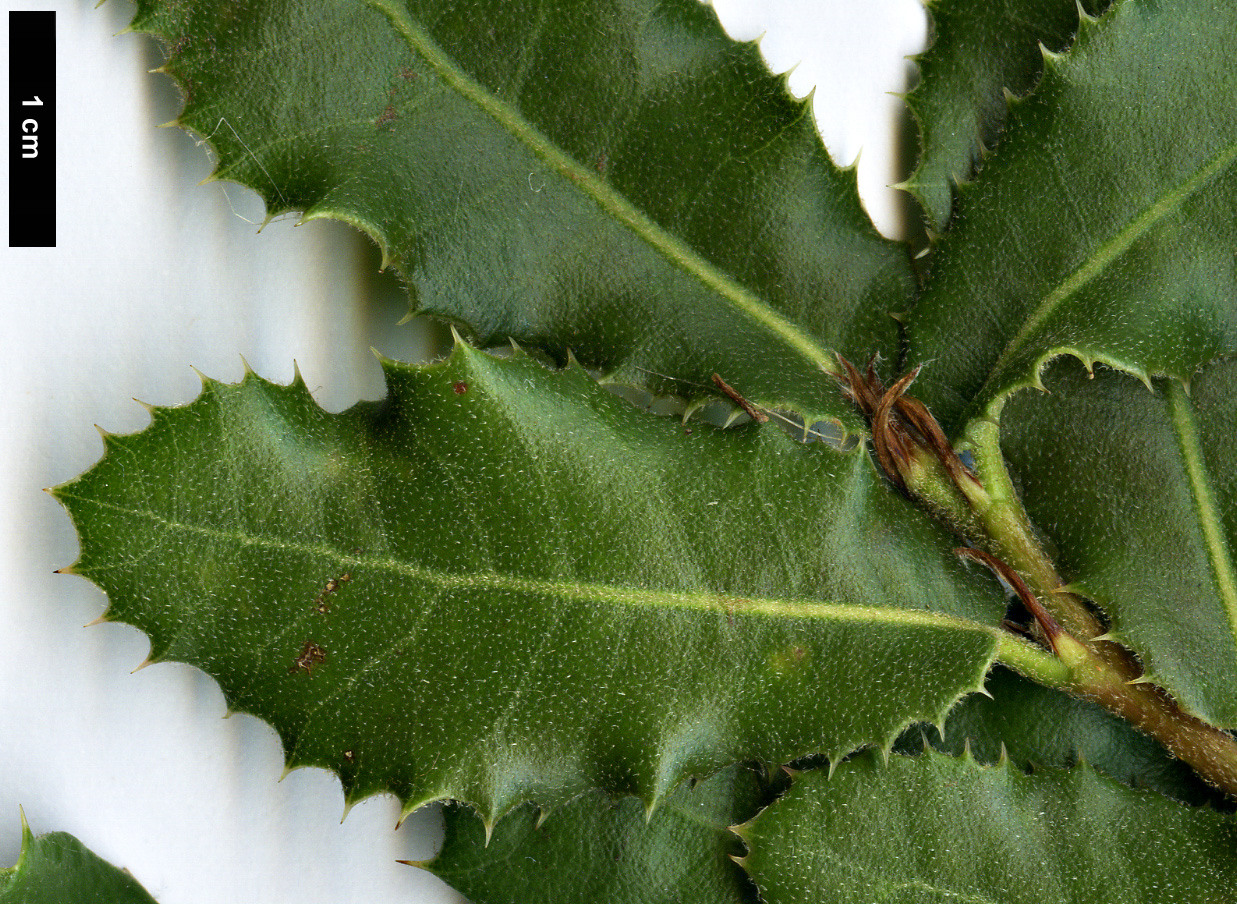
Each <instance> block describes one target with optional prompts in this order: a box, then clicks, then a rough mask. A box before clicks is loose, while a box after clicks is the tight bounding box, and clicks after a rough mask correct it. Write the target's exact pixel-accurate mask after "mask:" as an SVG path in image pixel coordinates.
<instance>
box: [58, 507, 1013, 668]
mask: <svg viewBox="0 0 1237 904" xmlns="http://www.w3.org/2000/svg"><path fill="white" fill-rule="evenodd" d="M71 489H72V488H71V487H64V488H61V489H58V490H57V491H56V498H57V499H59V500H61V501H65V500H69V499H73V500H75V501H77V502H79V503H82V504H84V505H93V506H97V507H99V508H105V509H109V510H111V511H114V512H118V513H120V514H123V515H128V516H131V517H136V518H144V519H146V520H148V521H150V522H151V523H152V524H155V525H157V526H159V527H161V528H164V529H166V530H168V531H171V532H180V533H184V534H191V535H195V536H199V537H205V538H207V539H209V540H212V541H215V542H219V543H229V544H234V545H237V546H247V547H253V548H258V549H264V550H270V551H272V552H284V553H293V554H296V555H302V556H320V557H322V558H325V559H332V560H334V561H336V562H338V563H339V564H340V565H343V566H351V567H352V568H353V569H355V568H358V567H362V566H365V567H370V568H376V569H379V570H384V571H388V572H390V573H393V574H398V575H400V576H402V577H406V578H409V579H411V580H414V581H420V582H422V583H425V584H428V585H430V586H432V587H437V588H439V589H443V590H448V591H451V590H485V591H490V592H494V593H527V594H530V595H539V596H547V597H551V598H558V599H566V600H572V601H576V602H600V603H606V604H610V605H616V606H629V607H632V608H642V609H669V608H679V609H689V610H696V611H701V612H715V613H725V614H726V615H728V616H736V615H738V616H743V615H761V616H770V617H775V618H801V619H818V620H824V621H838V622H862V623H875V624H885V625H890V626H898V625H905V626H915V627H922V628H945V629H950V630H955V631H956V630H966V631H973V632H976V633H979V634H986V635H990V636H992V637H993V641H994V648H995V640H996V637H997V632H996V631H994V630H993V629H991V628H988V627H987V626H985V625H981V624H979V623H977V622H971V621H966V620H964V619H960V618H956V617H954V616H950V615H944V614H941V613H937V612H929V611H926V610H923V609H897V608H885V607H881V606H864V605H858V604H850V603H820V602H811V601H805V600H787V599H776V598H771V597H739V596H731V595H728V594H724V593H715V592H710V591H671V590H642V589H638V588H634V587H617V586H609V585H603V584H591V583H585V582H572V581H548V580H540V579H536V578H525V577H520V576H518V575H510V574H500V573H498V572H475V573H472V574H456V573H451V572H443V571H435V570H433V569H430V568H422V567H420V566H418V565H414V564H411V563H408V562H401V561H399V560H398V559H393V558H391V557H389V556H376V555H371V554H367V553H361V554H356V553H344V552H341V551H339V550H337V549H334V548H332V547H330V546H327V545H326V544H311V543H294V542H290V541H287V540H279V539H276V538H273V537H261V536H255V535H253V534H247V533H244V532H243V531H239V530H225V529H223V528H217V527H208V526H203V525H196V524H186V523H184V522H181V521H173V520H171V519H169V518H166V517H164V516H163V515H160V514H159V513H158V512H151V511H146V510H144V509H135V508H129V507H127V506H122V505H117V504H116V503H114V502H104V501H102V500H98V499H88V498H85V497H82V496H75V495H73V493H72V492H70V491H71ZM65 570H66V571H69V572H74V571H75V569H65ZM82 573H83V574H85V575H86V576H88V572H82Z"/></svg>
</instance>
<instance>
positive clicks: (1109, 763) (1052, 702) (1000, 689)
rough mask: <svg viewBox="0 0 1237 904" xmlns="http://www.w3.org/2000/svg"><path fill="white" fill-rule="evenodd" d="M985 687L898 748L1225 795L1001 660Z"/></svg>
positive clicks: (1118, 724) (1141, 739)
mask: <svg viewBox="0 0 1237 904" xmlns="http://www.w3.org/2000/svg"><path fill="white" fill-rule="evenodd" d="M985 687H986V690H987V691H988V694H987V695H984V694H972V695H971V696H969V697H967V698H966V699H964V700H962V701H961V702H959V703H958V705H957V706H955V707H954V708H953V710H952V711H951V712H950V713H949V718H948V719H946V720H945V725H944V731H943V732H941V731H938V730H937V729H936V728H935V727H933V726H931V725H913V726H911V727H910V728H909V729H907V730H906V732H905V734H903V735H902V737H901V738H899V739H898V743H897V744H895V745H894V750H895V751H896V752H898V753H902V754H906V755H914V754H918V753H919V752H920V751H922V750H923V748H924V744H925V743H930V744H931V745H932V746H933V747H934V748H935V749H937V750H939V751H942V752H944V753H950V754H953V755H954V756H961V755H962V753H963V751H967V750H969V751H970V753H971V755H972V756H974V757H975V759H976V760H978V761H979V762H981V763H986V764H993V763H996V762H998V761H999V760H1000V759H1001V757H1002V756H1003V755H1004V756H1008V757H1009V759H1010V760H1011V761H1012V762H1013V763H1015V764H1016V765H1018V766H1019V767H1021V768H1023V769H1029V768H1032V767H1036V766H1074V765H1077V764H1078V763H1087V764H1089V765H1091V766H1094V767H1095V768H1096V769H1098V770H1100V771H1101V772H1103V773H1104V774H1106V775H1109V776H1111V777H1113V778H1115V779H1117V780H1118V781H1120V782H1124V783H1125V784H1127V785H1132V786H1133V787H1136V788H1150V789H1151V790H1153V791H1158V792H1159V793H1161V794H1164V795H1167V796H1168V797H1171V798H1173V799H1174V800H1180V801H1182V802H1184V803H1188V804H1192V805H1200V804H1204V803H1211V802H1215V803H1218V802H1220V801H1221V800H1222V799H1223V798H1222V795H1220V794H1219V792H1217V791H1215V790H1213V789H1211V788H1210V787H1209V786H1207V785H1205V784H1204V783H1203V781H1202V780H1201V779H1200V778H1198V776H1196V775H1195V774H1194V771H1193V770H1192V769H1190V767H1189V766H1187V765H1186V764H1185V763H1183V762H1181V761H1180V760H1177V759H1174V758H1173V757H1172V755H1171V754H1169V753H1168V751H1166V750H1165V749H1164V747H1163V746H1162V745H1161V744H1160V743H1159V742H1157V741H1155V740H1154V739H1152V738H1151V737H1150V736H1148V735H1145V734H1143V733H1142V732H1140V731H1138V730H1137V729H1135V728H1134V727H1133V726H1132V725H1130V723H1128V722H1126V721H1124V720H1123V719H1120V718H1118V717H1117V716H1114V715H1113V714H1112V713H1110V712H1108V711H1106V710H1104V709H1102V708H1101V707H1100V706H1098V705H1097V704H1095V703H1092V702H1091V701H1089V700H1083V699H1081V698H1079V697H1072V696H1070V695H1068V694H1064V693H1062V692H1060V691H1056V690H1053V689H1051V688H1047V687H1043V686H1041V685H1038V684H1035V683H1034V682H1032V681H1028V680H1027V679H1026V678H1023V677H1022V676H1021V675H1019V674H1017V673H1016V672H1012V671H1010V670H1008V669H1005V668H1001V667H1000V666H997V668H995V669H993V670H992V672H991V673H990V674H989V675H988V681H987V684H986V685H985ZM942 734H943V737H942Z"/></svg>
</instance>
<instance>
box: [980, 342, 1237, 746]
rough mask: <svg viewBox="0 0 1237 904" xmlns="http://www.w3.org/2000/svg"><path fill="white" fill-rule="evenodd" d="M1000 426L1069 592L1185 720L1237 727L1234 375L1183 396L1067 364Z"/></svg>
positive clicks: (1213, 375)
mask: <svg viewBox="0 0 1237 904" xmlns="http://www.w3.org/2000/svg"><path fill="white" fill-rule="evenodd" d="M1047 376H1048V379H1047V380H1046V382H1047V385H1048V386H1049V388H1050V390H1051V393H1050V394H1041V393H1026V394H1023V395H1021V396H1018V397H1017V398H1015V399H1014V400H1012V401H1011V402H1010V405H1009V408H1008V410H1007V413H1006V415H1005V437H1004V440H1005V443H1004V445H1005V454H1006V456H1007V458H1008V460H1009V465H1010V469H1011V472H1012V473H1013V475H1014V477H1015V479H1017V480H1018V481H1019V482H1020V484H1021V487H1022V498H1023V501H1024V503H1025V504H1026V507H1027V511H1028V513H1029V514H1030V515H1031V518H1032V519H1033V520H1034V521H1035V523H1036V524H1037V525H1038V526H1039V527H1040V528H1041V529H1042V530H1043V531H1044V533H1045V534H1046V535H1047V537H1048V540H1049V542H1050V543H1051V544H1052V545H1053V546H1054V547H1055V549H1056V552H1057V562H1058V565H1059V567H1060V569H1061V572H1062V575H1063V576H1064V578H1065V579H1066V580H1067V581H1069V582H1070V584H1071V585H1072V586H1073V587H1075V588H1076V589H1077V590H1078V592H1080V593H1082V594H1084V595H1086V596H1088V597H1090V598H1091V599H1093V600H1095V601H1096V602H1098V603H1099V604H1100V605H1101V606H1102V607H1103V609H1104V611H1105V612H1106V613H1108V615H1109V617H1110V618H1111V620H1112V631H1111V633H1112V634H1113V636H1114V637H1115V638H1116V639H1118V640H1120V641H1121V642H1122V643H1124V644H1126V645H1128V646H1129V647H1130V648H1132V649H1133V650H1135V651H1136V652H1138V653H1139V655H1140V656H1141V657H1142V659H1143V664H1144V665H1145V667H1146V668H1147V671H1148V675H1149V677H1150V678H1151V679H1153V680H1154V681H1155V682H1156V683H1157V684H1160V685H1161V686H1162V687H1165V688H1167V689H1168V690H1169V691H1171V692H1172V693H1173V695H1174V696H1175V697H1176V698H1177V699H1178V701H1179V702H1180V703H1181V704H1182V705H1183V706H1184V707H1185V708H1186V709H1188V710H1189V711H1190V712H1193V713H1195V714H1196V715H1198V716H1199V717H1200V718H1203V719H1206V720H1207V721H1209V722H1211V723H1213V724H1216V725H1221V726H1224V727H1230V728H1231V727H1237V578H1235V577H1234V575H1235V574H1237V568H1235V566H1234V558H1233V551H1234V549H1235V548H1237V450H1235V449H1234V438H1235V437H1237V362H1235V361H1232V360H1229V361H1224V362H1222V363H1218V364H1214V365H1212V366H1211V367H1209V368H1207V369H1206V370H1204V371H1203V372H1202V373H1201V374H1200V375H1198V376H1196V377H1195V378H1194V379H1193V380H1192V381H1191V384H1190V391H1189V392H1187V391H1186V389H1185V387H1184V386H1183V385H1182V384H1181V383H1179V382H1177V381H1176V380H1165V379H1157V380H1155V381H1154V388H1155V391H1154V392H1148V391H1147V388H1146V387H1145V386H1143V385H1142V384H1141V383H1140V382H1138V381H1137V380H1135V379H1132V378H1130V377H1128V376H1126V375H1124V374H1119V373H1114V372H1112V371H1108V370H1103V369H1101V370H1097V371H1096V373H1095V376H1094V378H1090V379H1089V378H1088V374H1087V373H1086V371H1085V370H1084V369H1083V368H1082V367H1081V366H1080V365H1079V364H1078V363H1077V362H1076V361H1064V362H1061V363H1060V364H1058V365H1054V366H1053V367H1051V368H1050V369H1049V372H1048V375H1047Z"/></svg>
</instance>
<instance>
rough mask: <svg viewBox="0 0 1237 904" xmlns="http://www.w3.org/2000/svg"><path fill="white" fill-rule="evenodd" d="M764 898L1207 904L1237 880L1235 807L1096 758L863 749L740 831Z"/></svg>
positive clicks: (775, 903)
mask: <svg viewBox="0 0 1237 904" xmlns="http://www.w3.org/2000/svg"><path fill="white" fill-rule="evenodd" d="M740 832H741V834H742V836H743V837H744V839H745V840H746V841H747V843H748V845H749V847H750V849H751V853H750V854H749V855H748V856H747V858H746V859H745V860H744V861H743V862H744V865H745V866H746V867H747V869H748V871H749V872H750V873H751V875H752V877H753V878H754V879H755V880H756V884H757V886H758V887H759V888H760V895H761V899H762V900H763V901H764V904H818V902H820V901H829V902H831V904H851V902H854V904H936V902H941V901H966V902H973V904H996V902H1000V904H1043V902H1046V901H1052V902H1054V904H1131V902H1147V904H1151V902H1155V904H1201V902H1228V901H1232V900H1233V890H1234V889H1237V861H1235V860H1234V858H1233V850H1234V848H1235V847H1237V816H1234V815H1233V814H1223V813H1218V812H1215V811H1213V810H1208V809H1205V808H1204V809H1199V808H1191V807H1184V806H1182V805H1181V804H1178V803H1176V802H1174V801H1171V800H1168V799H1167V798H1164V797H1161V796H1160V795H1158V794H1155V793H1154V792H1151V791H1138V790H1134V789H1131V788H1127V787H1125V786H1123V785H1120V784H1117V783H1116V782H1114V781H1112V780H1111V779H1109V778H1107V777H1105V776H1103V775H1101V774H1099V773H1097V772H1095V771H1094V770H1092V769H1090V768H1088V767H1086V766H1078V767H1075V768H1073V769H1069V770H1058V769H1044V770H1041V771H1037V772H1035V773H1034V774H1031V775H1026V774H1024V773H1023V772H1022V771H1021V770H1019V769H1016V768H1013V767H1012V766H1011V765H1010V764H1009V763H1008V761H1006V762H1002V763H1001V764H999V765H997V766H982V765H980V764H978V763H976V762H975V761H974V760H972V759H971V758H970V757H960V758H959V757H952V756H944V755H941V754H938V753H935V752H931V751H929V752H927V753H925V754H923V755H921V756H917V757H902V756H893V757H891V758H890V761H889V764H888V766H885V765H883V764H882V762H881V759H880V757H879V756H875V755H871V754H864V755H862V756H859V757H855V758H853V759H850V760H847V761H846V762H845V763H843V764H842V765H840V766H839V767H838V768H837V770H836V772H835V773H834V775H833V776H832V778H830V777H829V775H828V772H827V771H825V770H815V771H812V772H805V773H803V774H801V775H799V776H797V777H796V778H795V783H794V787H792V788H791V790H790V791H789V792H788V793H787V794H786V795H784V796H783V797H782V798H781V799H780V800H778V801H777V802H776V803H774V804H772V805H771V806H770V807H769V808H768V809H766V810H765V811H764V812H763V813H762V814H761V815H759V816H757V817H756V819H755V820H753V821H752V822H751V823H749V824H748V825H746V826H744V827H743V828H742V829H741V830H740Z"/></svg>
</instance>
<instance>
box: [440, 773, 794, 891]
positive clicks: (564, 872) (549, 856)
mask: <svg viewBox="0 0 1237 904" xmlns="http://www.w3.org/2000/svg"><path fill="white" fill-rule="evenodd" d="M776 775H778V776H780V777H781V778H782V779H785V777H786V775H785V773H784V772H782V771H781V770H778V771H777V773H776ZM771 800H772V793H771V785H770V782H768V781H767V780H765V779H763V778H761V777H760V776H759V775H758V774H757V773H756V772H754V771H753V770H751V769H749V768H747V767H743V766H734V767H731V768H729V769H726V770H724V771H723V772H720V773H718V774H717V775H715V776H713V777H712V778H710V779H708V780H706V781H704V782H701V783H699V784H697V785H695V786H689V785H687V784H684V785H681V786H679V788H678V790H676V791H675V792H674V793H673V794H672V795H670V797H669V798H667V800H666V802H665V803H664V804H663V805H662V806H661V807H659V808H658V809H657V810H656V812H654V813H653V814H652V815H651V816H650V815H648V814H647V813H646V812H645V809H644V807H643V806H642V805H641V804H640V802H639V801H638V800H636V799H635V798H631V797H627V798H622V799H620V800H616V801H614V800H609V799H608V798H607V797H606V796H605V795H604V794H601V793H599V792H590V793H588V794H585V795H583V796H582V797H579V798H577V799H576V800H573V801H572V802H571V803H569V804H565V805H564V806H562V807H559V808H558V809H556V810H555V811H554V812H553V813H551V814H548V816H543V814H540V813H538V812H537V811H536V809H535V808H534V807H532V806H524V807H521V808H520V809H519V810H517V811H516V812H514V813H512V814H511V815H510V816H508V817H507V818H506V819H504V820H503V821H502V822H500V823H499V824H498V825H497V826H496V827H495V829H494V833H493V836H492V837H491V838H489V839H488V844H487V838H486V833H485V827H484V826H483V824H482V821H481V819H480V818H478V816H477V814H476V813H474V812H473V811H472V810H471V809H470V808H469V807H466V806H448V807H447V808H446V809H445V810H444V818H445V821H446V838H445V840H444V841H443V846H442V850H441V851H440V852H439V854H438V856H437V857H435V858H434V859H433V860H431V861H429V862H428V863H426V864H425V867H426V869H428V870H430V871H431V872H432V873H434V874H435V875H437V876H439V877H440V878H442V879H443V880H445V881H446V882H448V883H449V884H450V885H452V886H453V887H455V888H456V889H458V890H459V891H460V892H462V893H463V894H465V895H467V896H468V899H469V900H470V901H472V902H473V904H527V902H530V901H537V902H539V904H614V902H623V904H660V902H667V901H675V902H679V904H757V901H758V899H757V897H756V889H755V886H753V885H752V882H751V880H750V879H749V878H748V877H747V874H746V873H744V872H743V870H742V868H740V867H739V866H738V865H737V864H736V863H735V862H734V860H732V859H731V858H732V857H733V856H739V855H741V854H742V853H743V851H742V845H741V844H740V843H739V839H738V838H737V837H736V836H735V835H734V834H733V833H732V832H731V831H730V826H732V825H736V824H737V823H740V822H746V821H747V820H749V819H751V818H752V817H753V816H755V815H756V813H757V811H758V810H759V809H760V808H761V807H762V806H764V805H766V804H768V803H769V802H770V801H771Z"/></svg>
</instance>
